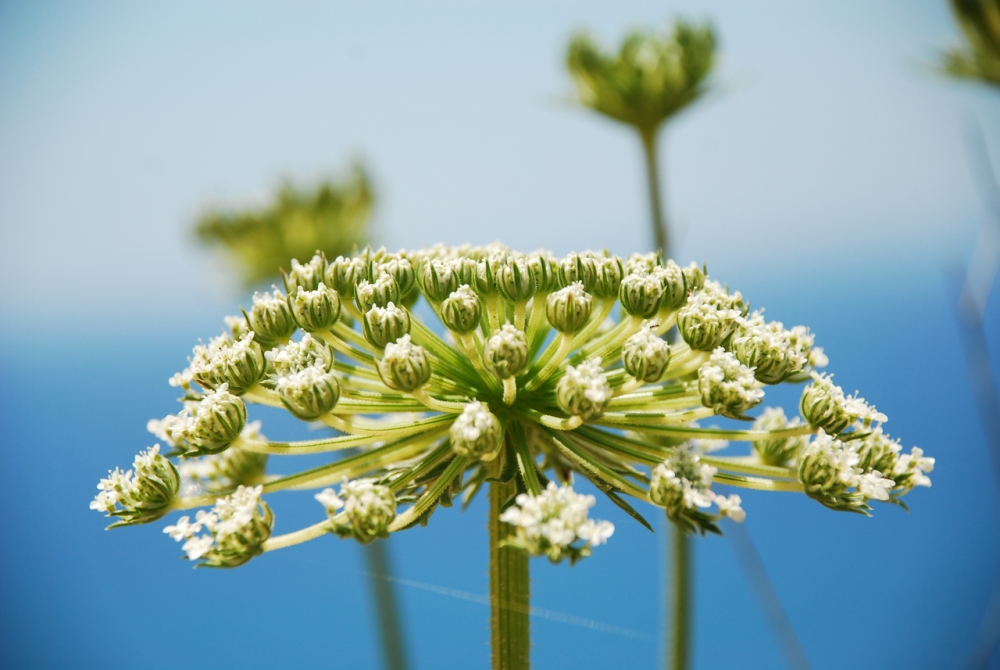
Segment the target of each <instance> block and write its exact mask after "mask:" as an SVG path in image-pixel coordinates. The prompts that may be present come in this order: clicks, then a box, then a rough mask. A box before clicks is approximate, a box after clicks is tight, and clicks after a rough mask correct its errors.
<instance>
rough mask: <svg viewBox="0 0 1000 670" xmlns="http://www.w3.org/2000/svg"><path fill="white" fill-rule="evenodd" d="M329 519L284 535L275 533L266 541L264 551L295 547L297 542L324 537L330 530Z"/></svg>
mask: <svg viewBox="0 0 1000 670" xmlns="http://www.w3.org/2000/svg"><path fill="white" fill-rule="evenodd" d="M331 527H332V526H331V525H330V520H329V519H324V520H323V521H320V522H319V523H314V524H313V525H311V526H308V527H306V528H303V529H301V530H297V531H295V532H293V533H285V534H284V535H275V536H272V537H271V538H270V539H268V540H267V541H266V542H264V551H274V550H275V549H285V548H287V547H294V546H295V545H297V544H302V543H303V542H308V541H309V540H315V539H316V538H317V537H322V536H323V535H326V534H327V533H329V532H330V528H331Z"/></svg>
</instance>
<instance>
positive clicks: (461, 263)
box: [452, 256, 479, 288]
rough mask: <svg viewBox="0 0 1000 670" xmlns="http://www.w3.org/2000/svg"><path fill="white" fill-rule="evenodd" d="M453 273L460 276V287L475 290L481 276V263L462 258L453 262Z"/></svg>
mask: <svg viewBox="0 0 1000 670" xmlns="http://www.w3.org/2000/svg"><path fill="white" fill-rule="evenodd" d="M452 263H453V265H454V268H455V269H454V270H453V272H454V273H455V274H456V275H457V276H458V285H459V286H463V285H465V286H468V287H469V288H475V286H476V278H477V276H478V275H479V263H478V262H477V261H475V260H473V259H471V258H467V257H464V256H463V257H462V258H458V259H456V260H454V261H452Z"/></svg>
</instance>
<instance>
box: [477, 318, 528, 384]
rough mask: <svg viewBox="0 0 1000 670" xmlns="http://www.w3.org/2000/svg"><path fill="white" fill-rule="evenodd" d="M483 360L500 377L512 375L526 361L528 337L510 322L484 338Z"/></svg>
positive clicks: (521, 367) (520, 368)
mask: <svg viewBox="0 0 1000 670" xmlns="http://www.w3.org/2000/svg"><path fill="white" fill-rule="evenodd" d="M483 360H484V361H486V364H487V365H488V366H489V367H490V369H491V370H492V371H493V372H494V373H496V376H497V377H499V378H500V379H507V378H509V377H513V376H514V375H516V374H517V373H518V372H520V371H521V370H522V369H523V368H524V366H525V364H526V363H527V362H528V337H527V336H526V335H525V334H524V333H523V332H522V331H520V330H518V329H517V328H515V327H514V326H512V325H510V324H504V325H503V326H501V328H500V331H499V332H498V333H496V334H495V335H493V337H491V338H489V339H488V340H486V344H485V345H483Z"/></svg>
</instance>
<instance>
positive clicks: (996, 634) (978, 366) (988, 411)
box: [941, 0, 1000, 670]
mask: <svg viewBox="0 0 1000 670" xmlns="http://www.w3.org/2000/svg"><path fill="white" fill-rule="evenodd" d="M951 7H952V11H953V12H954V14H955V18H956V20H957V21H958V25H959V27H960V28H961V30H962V36H963V38H964V43H963V44H961V45H960V46H957V47H953V48H951V49H948V50H947V51H945V52H944V54H943V55H942V63H941V68H942V70H943V71H944V73H945V74H947V75H948V76H951V77H955V78H958V79H971V80H973V81H976V82H979V83H984V84H987V85H989V86H991V87H998V86H1000V0H951ZM994 90H996V89H995V88H994ZM968 144H969V155H970V159H971V163H972V172H973V174H974V175H975V176H976V178H977V182H978V186H979V189H980V192H981V193H982V195H983V199H984V201H985V203H986V207H987V221H986V222H985V223H984V224H983V226H982V227H981V228H980V231H979V237H978V239H977V241H976V246H975V248H974V250H973V254H972V260H971V261H970V262H969V265H968V267H967V268H962V271H961V273H960V278H959V279H958V280H957V281H956V287H955V295H956V303H957V304H956V319H957V321H958V326H959V331H960V334H961V339H962V349H963V351H964V353H965V363H966V369H967V371H968V376H969V385H970V387H971V391H972V395H973V399H974V400H975V402H976V409H977V410H978V413H979V420H980V422H981V423H982V427H983V433H984V434H985V437H986V440H987V444H988V448H989V454H990V459H991V462H992V466H993V476H994V479H995V481H996V484H997V490H998V491H1000V391H998V388H997V382H996V379H995V378H994V376H993V361H992V357H991V356H990V351H989V346H988V345H987V340H986V329H985V327H984V325H983V318H984V315H985V311H986V305H987V303H988V302H989V297H990V294H991V292H992V290H993V286H994V284H995V283H996V274H997V268H998V266H1000V185H998V183H997V178H996V173H995V171H994V170H993V165H992V163H991V161H990V158H989V151H988V150H987V147H986V140H985V138H984V137H983V134H982V131H981V129H980V128H979V127H978V126H976V127H975V129H974V133H970V138H969V143H968ZM998 647H1000V557H998V560H997V575H996V577H995V578H994V583H993V592H992V595H991V597H990V601H989V604H988V606H987V608H986V612H985V613H984V615H983V620H982V623H981V624H980V629H979V635H978V640H977V643H976V647H975V648H974V649H973V652H972V654H971V655H970V658H969V662H968V665H969V667H971V668H975V669H977V670H978V669H980V668H987V667H989V665H990V661H991V660H992V659H993V657H994V656H995V655H996V651H997V648H998Z"/></svg>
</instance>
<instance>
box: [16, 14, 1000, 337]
mask: <svg viewBox="0 0 1000 670" xmlns="http://www.w3.org/2000/svg"><path fill="white" fill-rule="evenodd" d="M677 12H683V13H684V14H686V15H688V16H691V17H711V18H712V19H713V20H714V22H715V24H716V26H717V28H718V31H719V34H720V36H721V59H720V61H719V66H718V68H717V82H718V86H717V89H716V93H715V94H714V95H713V96H712V97H711V98H710V99H709V100H706V101H704V102H702V103H701V104H699V105H698V106H697V107H696V108H695V109H693V110H691V111H690V112H689V113H687V114H686V115H685V116H684V117H682V118H681V119H679V120H678V121H677V122H676V123H674V124H673V125H672V126H671V128H670V131H669V133H668V135H667V136H666V137H665V142H664V143H663V145H662V147H661V151H662V153H663V159H664V161H665V163H666V168H665V173H666V177H665V187H666V192H667V201H668V207H669V211H670V213H671V215H672V217H673V220H674V224H675V231H676V233H677V235H678V237H679V239H681V241H682V244H681V245H680V253H679V254H678V255H679V256H680V257H681V259H682V260H688V259H698V260H700V261H708V262H709V263H710V267H712V268H713V269H714V270H715V271H717V272H718V271H722V270H725V272H723V274H724V275H728V276H733V275H745V274H746V273H750V272H755V273H761V272H765V271H766V272H769V273H772V274H773V273H778V274H781V273H786V274H788V275H789V276H790V277H794V276H795V274H796V273H799V274H801V273H802V272H804V271H806V270H808V269H810V268H815V269H817V270H818V271H820V272H834V273H836V272H848V271H851V272H853V271H856V270H857V271H863V272H864V271H873V270H877V269H878V268H879V267H880V266H882V267H884V266H885V264H886V263H887V264H888V266H889V267H890V268H896V267H903V268H906V267H910V268H912V267H913V264H912V262H911V261H912V260H913V259H917V260H918V261H919V262H921V263H925V262H935V261H937V262H945V261H947V260H948V259H949V258H951V257H953V256H954V255H955V254H958V253H967V252H968V249H969V248H970V246H971V242H972V239H973V235H974V231H975V227H976V226H977V225H978V223H979V219H980V216H981V214H980V213H981V204H980V201H979V199H978V196H977V195H976V192H975V189H974V186H973V183H972V178H971V175H970V170H969V168H968V160H967V158H966V149H965V145H964V141H965V140H964V139H963V138H964V135H963V134H964V132H965V128H967V127H968V126H969V125H970V124H971V123H972V122H973V121H975V120H976V119H979V120H981V121H986V120H989V119H993V118H996V114H997V111H998V109H1000V107H998V101H997V100H996V99H995V98H994V97H991V95H990V94H989V93H987V92H983V91H979V90H977V89H976V87H973V86H967V85H961V84H953V83H950V82H947V81H943V80H942V79H941V78H939V77H938V76H937V75H935V74H934V73H933V72H931V71H930V69H929V67H928V64H929V63H932V62H933V61H934V58H935V54H936V52H937V50H938V49H939V48H941V47H942V46H943V45H945V44H947V43H949V42H950V41H952V40H954V39H955V28H954V26H953V24H952V21H951V18H950V16H949V14H948V12H947V8H946V3H945V2H942V1H940V0H938V1H935V2H914V1H912V0H911V1H907V2H894V3H889V2H882V3H871V2H860V1H859V2H836V3H826V6H825V7H821V6H819V5H818V4H816V3H808V4H806V3H795V2H787V3H773V2H770V3H763V2H755V3H752V5H751V3H740V2H735V1H730V2H711V3H702V2H685V3H677V2H672V3H650V2H646V3H640V2H616V3H610V2H608V3H579V2H573V3H568V2H567V3H544V4H542V3H502V4H501V3H467V2H465V3H441V2H435V3H430V2H427V3H419V4H418V3H367V4H361V3H357V4H353V5H348V4H335V3H295V4H294V5H293V6H289V4H288V3H283V4H280V5H279V4H277V3H274V4H261V3H214V4H212V5H209V6H206V5H205V4H204V3H139V4H136V3H111V2H109V3H100V4H96V3H94V4H85V5H81V4H79V3H75V4H71V3H66V4H49V3H36V2H32V3H21V4H19V5H11V4H8V3H4V4H3V5H2V6H0V281H2V283H3V285H4V286H5V288H6V291H5V296H4V298H3V299H2V300H0V315H8V316H12V317H14V318H19V317H26V316H31V317H32V318H38V317H45V316H46V315H48V316H55V315H56V314H57V313H58V314H62V315H67V314H70V315H74V316H77V315H91V316H93V317H96V318H106V317H109V316H113V315H116V314H118V315H120V314H123V313H128V314H140V313H141V314H143V315H147V316H152V315H158V316H159V317H162V318H164V319H173V318H176V317H177V316H180V315H183V314H186V313H189V312H190V311H191V310H192V309H195V308H196V306H201V307H203V308H206V309H208V308H211V309H212V310H213V311H218V309H219V308H220V306H221V305H223V304H224V305H230V304H231V303H232V294H231V293H227V291H226V290H225V288H224V287H221V286H218V285H216V284H212V285H210V286H209V287H208V288H203V286H204V284H205V278H206V276H209V275H210V274H211V268H210V267H209V265H210V263H211V262H212V260H213V259H212V258H211V257H209V256H206V255H205V254H203V253H200V252H197V251H196V250H195V248H194V246H193V245H192V243H191V242H190V236H189V231H190V227H191V225H192V223H193V221H194V219H195V218H196V216H197V214H198V213H199V211H201V210H202V208H204V207H205V206H207V205H208V204H225V203H232V204H244V203H248V202H254V201H262V200H264V199H266V198H267V197H268V194H269V193H270V192H272V190H273V188H274V187H275V185H276V184H277V183H278V182H279V180H280V179H281V178H282V177H284V176H288V177H291V178H293V179H295V180H297V181H300V182H304V183H309V182H311V181H314V180H315V179H317V178H319V177H321V176H324V175H328V174H342V173H343V172H344V171H345V170H346V166H347V164H348V162H349V160H350V158H351V157H352V156H361V157H363V158H364V160H365V162H366V163H367V165H368V166H369V167H370V169H371V171H372V173H373V175H374V178H375V179H376V182H377V187H378V193H379V198H380V199H379V204H378V209H377V212H376V218H375V225H376V232H377V235H378V236H379V238H380V239H381V240H382V241H384V242H385V243H386V244H387V245H388V246H390V247H400V246H421V245H424V244H431V243H434V242H439V241H444V242H465V241H470V242H474V243H476V242H487V241H490V240H493V239H500V240H502V241H504V242H506V243H508V244H510V245H512V246H517V247H520V248H525V249H527V248H535V247H538V246H543V245H544V246H548V247H550V248H552V249H554V250H555V251H557V252H566V251H568V250H570V249H571V248H581V247H596V248H600V247H605V246H607V247H610V248H612V249H613V250H615V251H617V252H620V253H629V252H631V251H634V250H637V249H643V248H646V247H648V246H650V243H649V235H648V230H647V226H648V223H647V218H646V204H645V200H644V197H645V194H644V192H643V190H642V184H643V181H642V175H641V172H640V169H641V164H640V154H639V148H638V145H637V141H636V140H635V139H634V138H633V137H632V136H631V134H629V133H628V132H627V131H625V130H624V129H622V128H620V127H618V126H615V125H613V124H611V123H609V122H606V121H604V120H602V119H600V118H596V117H595V116H594V115H592V114H590V113H588V112H586V111H584V110H581V109H579V108H575V107H574V106H572V105H571V104H568V103H567V102H566V101H567V100H568V98H569V93H570V83H569V80H568V77H567V75H566V73H565V70H564V68H563V65H562V57H563V52H564V49H565V45H566V42H567V39H568V37H569V35H570V34H571V32H572V31H573V30H574V29H577V28H581V27H586V28H589V29H591V30H592V31H593V32H594V33H596V34H597V35H598V36H599V37H600V38H601V39H603V40H604V41H605V42H606V43H609V42H611V41H613V40H614V41H617V40H618V39H619V38H620V37H621V35H622V34H623V32H624V31H625V30H626V29H627V28H628V27H629V26H632V25H650V26H663V25H665V24H666V21H667V19H668V18H669V17H670V16H672V15H674V14H675V13H677ZM994 136H995V133H994V134H991V135H990V137H991V138H994V139H996V138H995V137H994ZM996 144H997V148H998V149H1000V142H997V143H996ZM848 260H849V262H848Z"/></svg>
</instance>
